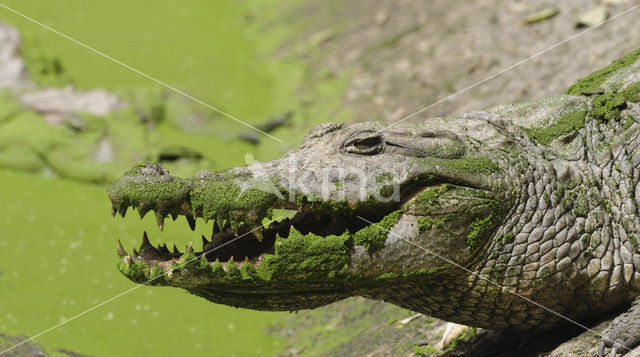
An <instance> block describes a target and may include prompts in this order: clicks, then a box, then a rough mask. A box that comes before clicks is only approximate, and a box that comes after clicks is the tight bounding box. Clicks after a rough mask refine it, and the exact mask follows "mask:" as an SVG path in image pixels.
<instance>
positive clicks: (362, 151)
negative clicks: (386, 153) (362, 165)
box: [342, 130, 384, 155]
mask: <svg viewBox="0 0 640 357" xmlns="http://www.w3.org/2000/svg"><path fill="white" fill-rule="evenodd" d="M383 150H384V140H383V137H382V134H381V133H378V132H375V131H373V130H363V131H358V132H355V133H353V134H351V135H349V137H348V138H347V140H345V142H344V144H342V151H344V152H348V153H351V154H358V155H376V154H379V153H381V152H382V151H383Z"/></svg>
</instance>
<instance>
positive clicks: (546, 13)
mask: <svg viewBox="0 0 640 357" xmlns="http://www.w3.org/2000/svg"><path fill="white" fill-rule="evenodd" d="M559 13H560V8H558V7H548V8H546V9H543V10H540V11H538V12H535V13H533V14H531V15H529V16H527V17H526V18H525V19H524V24H525V25H529V24H534V23H536V22H540V21H544V20H548V19H550V18H552V17H554V16H556V15H558V14H559Z"/></svg>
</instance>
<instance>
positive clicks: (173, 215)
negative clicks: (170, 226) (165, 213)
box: [169, 213, 178, 221]
mask: <svg viewBox="0 0 640 357" xmlns="http://www.w3.org/2000/svg"><path fill="white" fill-rule="evenodd" d="M169 215H170V216H171V219H173V220H174V221H175V220H176V219H178V215H176V214H173V213H169Z"/></svg>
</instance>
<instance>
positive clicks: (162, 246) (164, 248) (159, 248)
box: [158, 244, 171, 253]
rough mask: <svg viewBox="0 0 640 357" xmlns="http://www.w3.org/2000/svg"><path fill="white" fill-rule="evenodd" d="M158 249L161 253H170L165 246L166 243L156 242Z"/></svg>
mask: <svg viewBox="0 0 640 357" xmlns="http://www.w3.org/2000/svg"><path fill="white" fill-rule="evenodd" d="M158 251H160V252H162V253H171V252H169V249H168V248H167V245H166V244H158Z"/></svg>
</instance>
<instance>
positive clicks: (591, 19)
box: [576, 6, 608, 27]
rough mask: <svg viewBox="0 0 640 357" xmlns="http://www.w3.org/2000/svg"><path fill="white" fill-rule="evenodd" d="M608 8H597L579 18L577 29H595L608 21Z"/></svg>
mask: <svg viewBox="0 0 640 357" xmlns="http://www.w3.org/2000/svg"><path fill="white" fill-rule="evenodd" d="M607 16H608V13H607V7H606V6H597V7H594V8H593V9H591V10H588V11H587V12H585V13H582V14H581V15H580V16H579V17H578V21H577V22H576V27H593V26H596V25H598V24H600V23H602V22H603V21H605V20H606V19H607Z"/></svg>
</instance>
